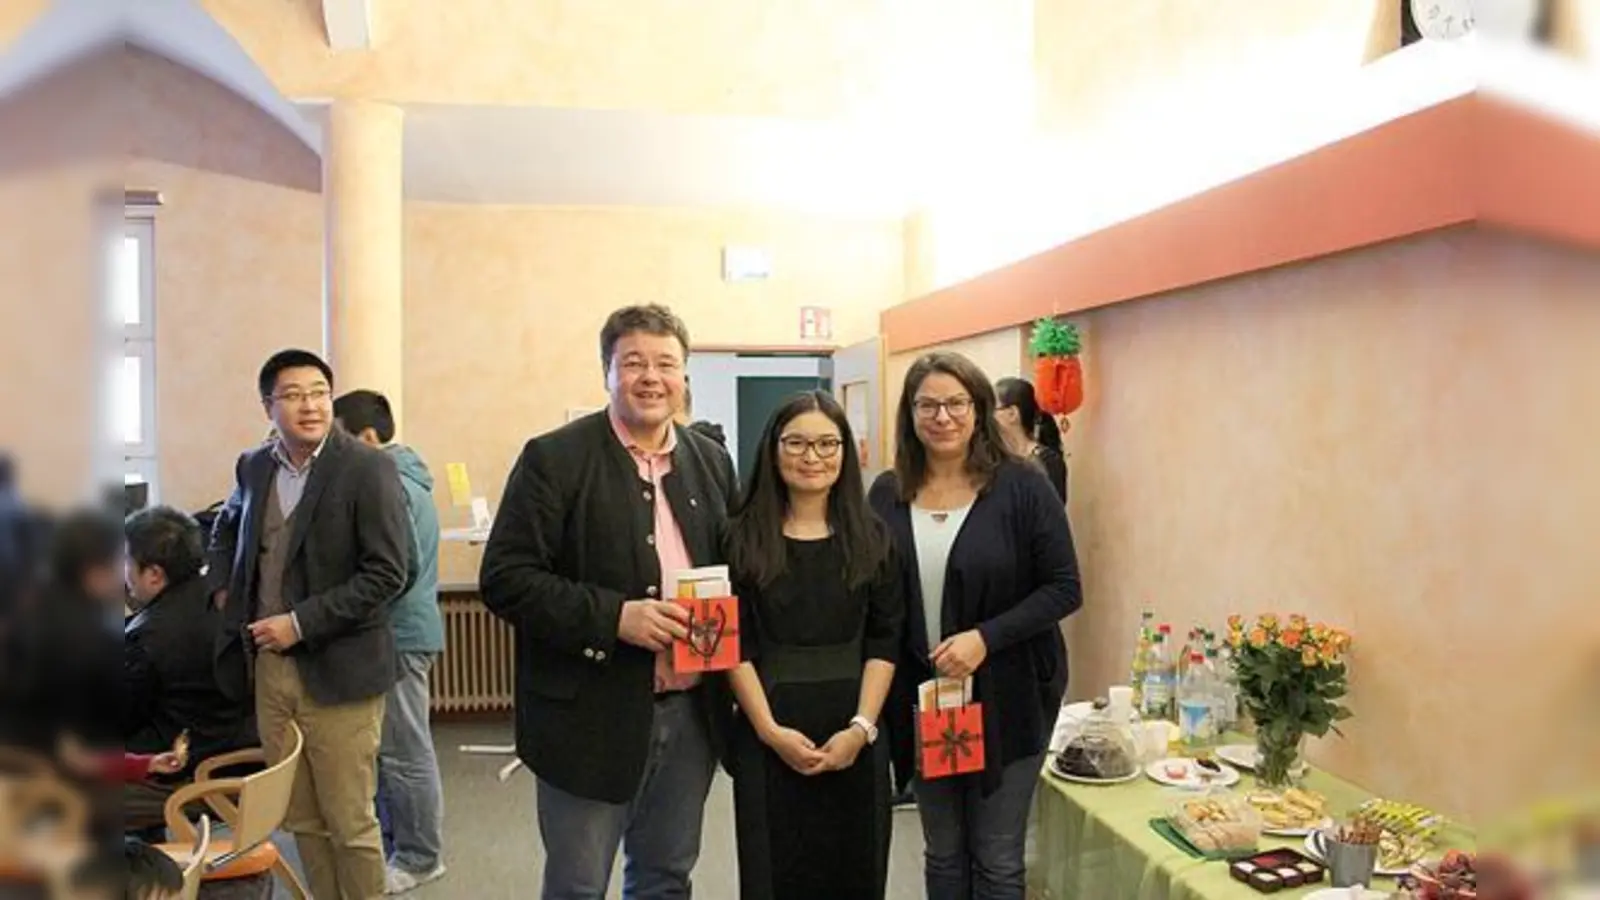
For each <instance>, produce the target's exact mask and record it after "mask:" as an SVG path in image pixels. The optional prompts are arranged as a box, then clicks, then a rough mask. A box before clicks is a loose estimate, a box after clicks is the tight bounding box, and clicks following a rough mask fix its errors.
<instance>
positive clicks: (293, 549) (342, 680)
mask: <svg viewBox="0 0 1600 900" xmlns="http://www.w3.org/2000/svg"><path fill="white" fill-rule="evenodd" d="M259 388H260V392H261V401H262V404H263V406H264V407H265V409H266V412H267V417H268V418H269V419H270V420H271V421H272V423H273V425H274V426H275V428H276V432H277V438H276V439H275V440H272V441H269V442H267V443H265V444H263V445H261V446H259V447H257V448H255V449H254V450H250V451H247V452H246V453H244V454H243V455H242V456H240V457H239V462H238V465H237V467H236V468H235V472H234V475H235V482H236V483H235V487H234V490H233V495H232V496H231V497H229V498H228V502H227V504H226V505H225V506H224V507H223V510H222V512H221V514H219V515H218V517H217V521H216V525H215V526H214V528H213V531H212V535H211V547H210V553H209V556H210V569H209V571H208V572H207V579H208V582H209V586H210V588H211V589H212V591H213V592H214V597H215V600H216V602H217V604H218V605H219V607H220V608H221V609H222V611H223V615H222V619H223V626H222V632H221V634H220V635H219V636H218V643H217V681H218V684H219V685H220V686H221V687H222V690H223V692H224V693H226V694H228V695H229V696H231V697H236V698H239V699H244V698H248V697H251V696H252V695H253V699H254V701H255V705H256V723H257V727H258V728H259V730H260V732H261V743H262V747H263V748H264V749H265V750H266V754H267V761H268V762H269V763H274V762H276V761H278V760H280V759H282V758H283V757H284V756H285V755H287V754H288V752H289V749H290V748H289V746H288V734H287V731H288V723H289V722H291V721H292V722H294V723H295V724H297V725H298V726H299V727H300V730H301V732H302V733H303V734H304V735H305V751H304V753H303V755H302V756H301V759H300V766H299V769H298V774H297V776H296V779H295V784H294V790H293V794H292V796H291V797H290V800H289V810H288V814H287V816H286V818H285V820H284V828H285V829H286V830H287V831H289V832H290V833H292V834H293V835H294V836H295V842H296V844H297V845H298V847H299V850H300V858H301V860H302V861H303V862H304V863H305V868H306V875H307V877H308V878H309V880H310V882H311V885H310V887H311V893H312V895H313V896H315V897H317V898H318V900H323V898H327V900H341V898H342V900H371V898H374V897H379V896H382V894H383V892H384V859H383V840H382V836H381V833H380V831H379V827H378V818H377V815H376V812H375V810H374V808H373V804H372V798H373V796H374V792H375V791H376V785H377V754H378V739H379V734H380V732H381V728H382V722H383V709H384V697H385V695H386V694H387V692H388V690H389V688H390V687H391V686H392V685H393V684H394V683H395V679H396V676H397V668H396V661H395V648H394V634H393V632H392V631H391V630H390V628H389V607H390V604H391V603H392V602H393V601H394V599H395V598H396V597H397V596H399V594H400V592H401V590H402V589H403V588H404V587H405V583H406V572H407V566H408V564H409V559H408V554H409V553H410V546H411V532H410V527H411V526H410V521H409V519H408V518H407V515H406V501H405V495H404V494H403V493H402V491H401V487H400V479H399V475H398V473H397V472H396V471H395V466H394V462H393V461H392V460H391V459H390V458H389V457H388V456H386V455H385V454H384V453H382V452H381V451H379V450H375V449H373V448H370V447H367V446H365V445H363V444H362V443H361V442H359V441H357V440H355V439H353V438H351V437H350V436H348V435H346V434H343V433H342V432H340V431H339V430H338V429H337V428H335V427H334V419H333V371H332V370H331V369H330V368H329V367H328V364H327V363H325V362H323V361H322V359H320V358H319V357H318V356H316V354H313V353H310V352H307V351H304V350H284V351H282V352H280V353H277V354H276V355H274V356H273V357H272V358H271V359H269V360H267V363H266V365H265V366H263V367H262V369H261V375H260V380H259ZM313 786H314V789H313Z"/></svg>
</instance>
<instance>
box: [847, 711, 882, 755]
mask: <svg viewBox="0 0 1600 900" xmlns="http://www.w3.org/2000/svg"><path fill="white" fill-rule="evenodd" d="M850 724H851V725H854V726H855V727H857V728H859V729H861V733H862V734H864V735H866V736H867V746H869V747H870V746H872V745H873V744H875V743H877V742H878V726H876V725H874V724H872V723H871V722H869V721H867V717H866V716H856V717H855V718H853V719H851V720H850Z"/></svg>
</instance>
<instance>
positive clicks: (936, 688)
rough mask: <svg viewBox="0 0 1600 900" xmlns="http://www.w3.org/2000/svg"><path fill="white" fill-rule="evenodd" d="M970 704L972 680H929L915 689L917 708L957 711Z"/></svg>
mask: <svg viewBox="0 0 1600 900" xmlns="http://www.w3.org/2000/svg"><path fill="white" fill-rule="evenodd" d="M971 702H972V679H971V678H970V677H969V678H931V679H929V680H927V681H924V682H923V683H922V684H921V685H919V686H918V688H917V708H918V709H920V710H923V711H924V712H926V711H928V710H933V709H957V708H959V707H962V706H966V705H967V704H969V703H971Z"/></svg>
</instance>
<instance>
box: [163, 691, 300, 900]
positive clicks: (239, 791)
mask: <svg viewBox="0 0 1600 900" xmlns="http://www.w3.org/2000/svg"><path fill="white" fill-rule="evenodd" d="M288 728H289V735H288V736H289V752H288V753H287V754H286V755H285V756H284V758H283V760H282V761H281V762H279V763H278V764H277V765H275V766H271V767H269V768H266V769H262V770H261V771H259V772H256V773H254V774H252V775H247V776H245V777H243V778H217V777H215V773H216V772H217V771H218V770H219V769H226V768H230V767H233V766H239V765H245V764H249V763H257V764H264V763H265V762H266V755H265V753H264V752H263V751H262V750H261V749H260V748H259V747H258V748H255V749H252V750H240V751H238V752H236V753H224V754H223V755H221V756H214V757H212V758H210V759H207V760H204V761H202V762H201V763H200V765H199V766H197V767H196V768H195V773H194V783H192V784H187V785H184V786H183V787H181V788H178V790H177V791H175V792H173V794H172V796H171V797H168V798H167V805H166V808H165V810H164V811H163V813H164V818H165V819H166V821H167V830H168V831H169V832H171V834H172V837H173V838H175V839H176V840H177V841H178V843H177V844H163V845H162V847H161V849H162V850H165V851H166V852H167V853H169V854H172V855H173V856H177V855H180V854H182V853H183V852H184V850H185V849H186V847H185V845H190V844H193V843H194V842H195V841H196V840H197V838H198V835H197V834H196V832H195V828H194V826H193V825H192V824H190V822H189V820H188V819H187V818H186V817H185V816H184V815H183V808H184V807H185V806H187V805H188V804H190V803H193V802H195V801H203V802H204V803H205V804H206V806H208V807H210V809H211V811H212V812H214V813H216V814H217V817H218V818H220V819H221V820H222V821H223V822H224V823H226V824H227V826H228V828H229V830H230V831H232V832H233V834H232V835H231V836H230V837H227V838H217V839H215V840H213V841H212V842H211V848H210V850H209V851H208V853H207V856H206V860H205V863H204V865H203V867H202V869H203V871H202V873H201V879H202V881H206V882H211V881H229V880H232V879H236V878H249V877H254V876H257V875H261V874H263V873H265V872H267V871H269V870H270V871H271V872H272V874H273V875H275V876H276V877H277V878H278V880H279V881H282V882H283V884H284V887H286V888H288V889H289V892H290V893H291V894H293V895H294V897H295V898H296V900H307V897H308V896H309V894H308V893H307V892H306V888H305V885H304V884H302V883H301V882H300V877H299V876H298V875H296V874H295V872H294V869H292V868H290V867H289V863H288V862H287V861H286V860H285V859H284V858H283V856H282V854H280V853H279V852H278V848H277V845H275V844H273V843H272V833H273V832H274V831H277V830H278V828H279V827H280V826H282V825H283V818H284V815H285V814H286V813H287V812H288V810H289V793H290V791H291V790H292V789H293V788H294V776H295V771H296V770H297V769H298V768H299V765H300V753H301V751H302V750H303V749H304V747H305V738H304V736H303V735H302V734H301V733H300V728H299V726H297V725H295V724H294V723H293V722H290V723H289V724H288Z"/></svg>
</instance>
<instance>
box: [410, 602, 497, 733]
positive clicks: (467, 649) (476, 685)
mask: <svg viewBox="0 0 1600 900" xmlns="http://www.w3.org/2000/svg"><path fill="white" fill-rule="evenodd" d="M439 610H440V611H441V612H442V613H444V653H443V654H441V655H440V657H439V662H438V663H437V664H435V665H434V667H433V677H432V685H431V687H432V699H433V702H432V707H433V711H434V712H441V713H457V712H509V711H510V710H511V708H512V702H513V700H514V698H515V694H514V693H513V691H514V690H515V683H516V679H515V674H516V655H515V654H516V650H515V647H516V644H515V641H514V640H513V638H512V633H511V626H510V625H507V624H506V623H505V622H503V621H501V620H500V619H497V618H495V616H494V615H493V614H492V613H490V612H489V610H488V608H487V607H485V606H484V605H483V601H482V600H479V599H478V597H477V595H476V594H446V595H445V596H443V597H441V598H440V599H439Z"/></svg>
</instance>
